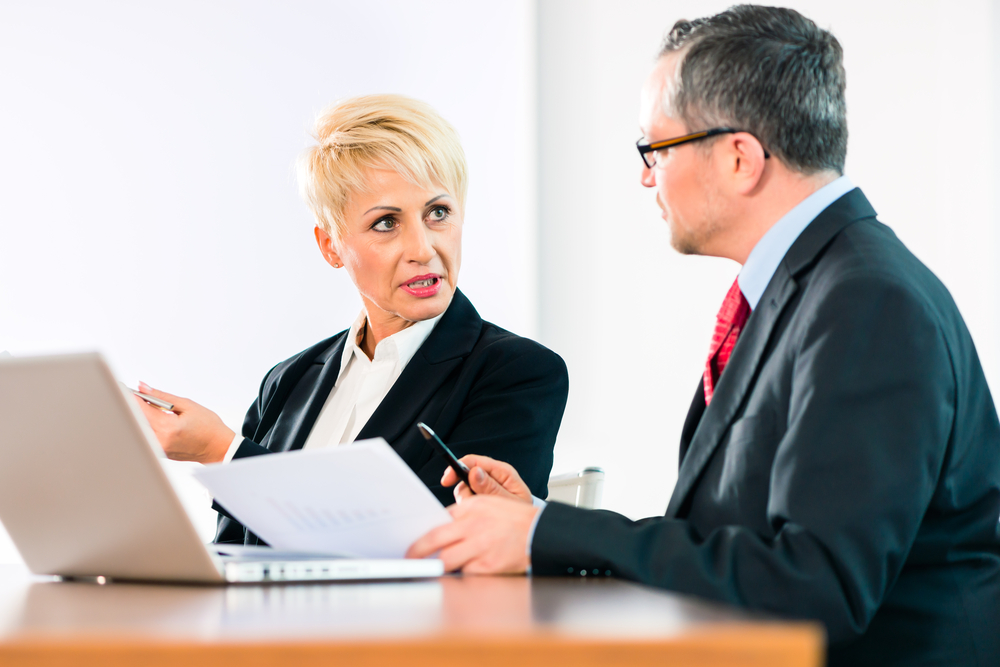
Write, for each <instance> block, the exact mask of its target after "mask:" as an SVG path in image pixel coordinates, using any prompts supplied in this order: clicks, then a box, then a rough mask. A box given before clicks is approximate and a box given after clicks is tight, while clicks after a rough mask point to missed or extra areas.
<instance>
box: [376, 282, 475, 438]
mask: <svg viewBox="0 0 1000 667" xmlns="http://www.w3.org/2000/svg"><path fill="white" fill-rule="evenodd" d="M482 328H483V320H482V318H481V317H479V313H478V312H476V309H475V307H474V306H473V305H472V303H471V302H470V301H469V300H468V299H467V298H466V297H465V295H464V294H462V292H461V291H459V290H457V289H456V290H455V296H454V297H452V300H451V304H450V305H449V306H448V310H446V311H445V314H444V317H442V318H441V321H439V322H438V323H437V326H435V327H434V331H432V332H431V335H430V336H428V337H427V340H425V341H424V344H423V345H421V346H420V349H419V350H417V353H416V354H415V355H413V358H412V359H410V362H409V363H408V364H407V365H406V368H404V369H403V372H402V373H401V374H400V376H399V379H397V380H396V382H395V383H394V384H393V385H392V389H390V390H389V393H388V394H386V397H385V398H384V399H382V402H381V403H380V404H379V406H378V408H376V409H375V412H374V413H373V414H372V416H371V418H370V419H369V420H368V423H367V424H365V426H364V428H362V429H361V432H360V433H358V438H357V439H358V440H364V439H365V438H375V437H382V438H385V439H386V440H387V441H388V442H394V441H395V440H396V439H398V438H399V436H400V435H402V433H403V430H404V429H406V428H407V427H408V426H410V425H411V424H413V422H414V420H415V419H416V417H417V415H418V414H420V411H421V410H422V409H423V407H424V406H425V405H427V402H428V401H430V400H431V398H432V397H433V396H434V394H435V393H436V392H437V390H438V388H439V387H440V386H441V385H442V384H443V383H444V382H445V380H447V379H448V376H449V375H451V373H452V371H454V370H455V369H456V368H457V367H458V366H460V365H461V364H462V360H463V359H464V358H465V357H467V356H468V355H469V353H471V352H472V349H473V347H475V345H476V341H478V340H479V334H480V332H481V331H482ZM432 426H433V424H432Z"/></svg>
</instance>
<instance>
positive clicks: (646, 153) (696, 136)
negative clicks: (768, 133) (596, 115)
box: [635, 127, 771, 169]
mask: <svg viewBox="0 0 1000 667" xmlns="http://www.w3.org/2000/svg"><path fill="white" fill-rule="evenodd" d="M736 132H746V130H734V129H733V128H731V127H716V128H712V129H711V130H702V131H701V132H694V133H693V134H685V135H684V136H683V137H674V138H673V139H664V140H663V141H654V142H653V143H651V144H644V143H642V142H643V141H645V140H646V139H645V137H639V140H638V141H636V142H635V147H636V148H637V149H638V150H639V156H640V157H641V158H642V161H643V162H645V163H646V166H647V167H649V168H650V169H652V168H653V167H655V166H656V151H661V150H663V149H664V148H671V147H672V146H680V145H681V144H686V143H688V142H690V141H699V140H701V139H708V138H709V137H714V136H717V135H720V134H734V133H736ZM747 134H749V135H750V136H753V133H752V132H747ZM758 141H759V139H758ZM769 157H771V154H770V153H768V152H767V149H766V148H765V149H764V158H765V159H766V158H769Z"/></svg>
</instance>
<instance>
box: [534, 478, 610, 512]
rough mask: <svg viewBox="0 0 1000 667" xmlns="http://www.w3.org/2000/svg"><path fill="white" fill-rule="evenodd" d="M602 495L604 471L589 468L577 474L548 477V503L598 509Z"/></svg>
mask: <svg viewBox="0 0 1000 667" xmlns="http://www.w3.org/2000/svg"><path fill="white" fill-rule="evenodd" d="M603 495H604V470H603V469H601V468H595V467H589V468H584V469H583V470H581V471H579V472H571V473H566V474H564V475H553V476H552V477H549V497H548V498H546V500H547V501H549V502H553V501H555V502H557V503H565V504H566V505H573V506H574V507H583V508H585V509H591V510H593V509H599V508H600V507H601V497H602V496H603Z"/></svg>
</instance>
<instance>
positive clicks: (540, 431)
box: [215, 290, 569, 544]
mask: <svg viewBox="0 0 1000 667" xmlns="http://www.w3.org/2000/svg"><path fill="white" fill-rule="evenodd" d="M347 334H348V332H347V331H342V332H340V333H339V334H337V335H336V336H333V337H332V338H328V339H326V340H324V341H321V342H319V343H317V344H316V345H314V346H312V347H310V348H309V349H307V350H304V351H302V352H300V353H299V354H297V355H295V356H294V357H292V358H290V359H288V360H286V361H283V362H281V363H280V364H278V365H277V366H275V367H274V368H272V369H271V370H270V371H269V372H268V374H267V375H266V376H265V377H264V381H263V382H262V383H261V386H260V395H259V396H258V397H257V400H256V401H255V402H254V404H253V405H252V406H250V410H249V411H248V412H247V416H246V419H245V420H244V422H243V437H244V439H243V442H242V444H241V445H240V447H239V449H238V450H237V451H236V454H235V456H234V458H242V457H244V456H256V455H260V454H272V453H275V452H287V451H290V450H293V449H301V448H302V446H303V445H304V444H305V441H306V437H307V436H308V435H309V432H310V431H311V430H312V427H313V424H314V423H315V422H316V418H317V417H318V416H319V412H320V410H321V408H322V407H323V404H324V403H325V402H326V398H327V396H329V394H330V391H331V390H332V389H333V385H334V383H335V382H336V380H337V375H338V374H339V373H340V360H341V355H342V354H343V351H344V342H345V340H346V339H347ZM568 391H569V377H568V375H567V372H566V364H565V363H563V360H562V359H561V358H560V357H559V355H557V354H556V353H555V352H552V351H551V350H548V349H546V348H544V347H542V346H541V345H539V344H538V343H536V342H534V341H531V340H528V339H527V338H521V337H520V336H516V335H514V334H512V333H510V332H509V331H505V330H503V329H501V328H500V327H498V326H496V325H494V324H490V323H489V322H484V321H483V320H482V319H481V318H480V317H479V313H477V312H476V309H475V308H474V307H473V305H472V304H471V303H470V302H469V300H468V299H467V298H466V297H465V295H463V294H462V292H461V291H458V290H456V291H455V296H454V297H453V298H452V301H451V305H450V306H449V307H448V310H447V311H445V314H444V316H443V317H442V318H441V320H440V321H439V322H438V323H437V325H436V326H435V327H434V330H433V331H432V332H431V334H430V336H428V337H427V340H425V341H424V343H423V345H421V346H420V349H418V350H417V352H416V354H414V355H413V358H412V359H410V362H409V363H408V364H407V365H406V368H404V369H403V372H402V373H401V374H400V376H399V378H398V379H397V380H396V382H395V384H393V386H392V389H390V390H389V393H388V394H387V395H386V397H385V398H384V399H383V400H382V403H381V404H379V406H378V408H377V409H376V410H375V412H374V413H373V414H372V416H371V419H369V420H368V423H367V424H365V426H364V428H362V429H361V432H360V433H359V434H358V439H359V440H363V439H365V438H375V437H379V436H381V437H383V438H385V439H386V441H388V443H389V444H390V445H391V446H392V448H393V449H395V450H396V453H398V454H399V455H400V457H402V459H403V460H404V461H406V463H407V464H408V465H409V466H410V468H412V469H413V471H414V472H416V473H417V476H418V477H420V479H421V480H423V482H424V483H425V484H426V485H427V486H428V488H430V490H431V491H432V492H433V493H434V495H436V496H437V497H438V499H439V500H440V501H441V502H442V503H444V504H445V505H448V504H451V503H453V502H454V496H453V495H452V490H451V489H450V488H447V489H446V488H444V487H442V486H441V484H440V480H441V475H442V474H444V470H445V467H446V465H447V464H446V463H445V459H444V457H443V456H441V455H439V454H437V453H436V452H435V451H434V450H433V449H432V448H431V447H430V445H429V444H428V443H427V441H425V440H424V439H423V437H422V436H421V435H420V432H419V431H418V430H417V428H416V424H417V422H425V423H427V424H428V425H430V426H431V427H432V428H433V429H434V430H435V432H436V433H437V434H438V435H439V436H441V439H442V440H444V441H445V442H446V443H448V445H449V447H450V448H451V449H452V451H454V452H455V454H456V455H457V456H459V457H462V456H464V455H465V454H483V455H486V456H490V457H493V458H495V459H499V460H501V461H506V462H507V463H510V464H511V465H512V466H514V468H516V469H517V471H518V473H519V474H520V475H521V476H522V477H523V478H524V481H525V482H526V483H527V484H528V486H529V487H530V488H531V492H532V493H533V494H535V495H536V496H538V497H540V498H544V497H545V496H546V495H547V484H548V477H549V472H550V471H551V469H552V448H553V446H554V445H555V440H556V432H557V431H558V430H559V422H560V421H561V420H562V414H563V409H564V408H565V407H566V395H567V392H568ZM215 507H216V509H218V510H219V511H220V512H222V515H221V516H220V517H219V525H218V531H217V532H216V542H225V543H237V544H242V543H246V544H257V543H258V542H259V540H258V538H257V536H256V535H254V534H253V533H251V532H250V531H248V530H246V529H245V528H244V527H243V525H242V524H240V523H239V522H237V521H236V520H235V519H233V518H231V517H229V516H228V515H226V514H225V509H224V508H222V507H220V506H219V505H218V504H216V506H215Z"/></svg>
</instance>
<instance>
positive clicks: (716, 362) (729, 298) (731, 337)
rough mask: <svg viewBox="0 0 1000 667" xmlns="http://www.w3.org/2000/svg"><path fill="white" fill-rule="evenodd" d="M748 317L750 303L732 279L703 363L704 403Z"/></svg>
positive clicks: (712, 392) (726, 362) (706, 401)
mask: <svg viewBox="0 0 1000 667" xmlns="http://www.w3.org/2000/svg"><path fill="white" fill-rule="evenodd" d="M749 317H750V303H749V302H748V301H747V299H746V297H745V296H743V291H742V290H741V289H740V283H739V279H736V280H734V281H733V286H732V287H730V288H729V291H728V292H726V298H725V299H724V300H723V301H722V307H721V308H719V314H718V315H717V316H716V320H715V333H714V334H713V335H712V344H711V346H710V347H709V350H708V362H707V363H706V364H705V377H704V383H705V403H706V404H708V403H710V402H711V401H712V395H713V394H714V393H715V386H716V385H717V384H718V382H719V376H721V375H722V371H723V370H725V368H726V364H728V363H729V356H730V355H731V354H732V352H733V348H734V347H735V346H736V339H737V338H739V336H740V332H741V331H742V330H743V325H744V324H746V321H747V318H749Z"/></svg>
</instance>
